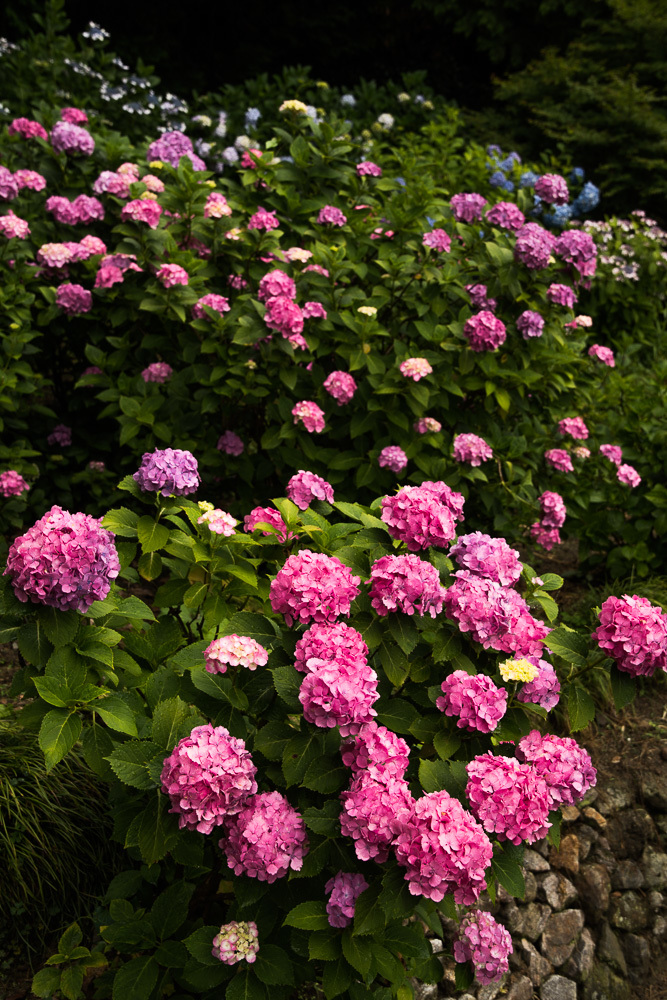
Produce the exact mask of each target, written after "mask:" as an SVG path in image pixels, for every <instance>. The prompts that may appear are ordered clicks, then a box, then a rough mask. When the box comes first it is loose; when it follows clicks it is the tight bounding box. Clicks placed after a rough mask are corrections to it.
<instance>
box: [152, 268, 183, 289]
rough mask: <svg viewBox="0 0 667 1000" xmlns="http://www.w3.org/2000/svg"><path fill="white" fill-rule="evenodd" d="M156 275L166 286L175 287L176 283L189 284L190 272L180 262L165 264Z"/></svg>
mask: <svg viewBox="0 0 667 1000" xmlns="http://www.w3.org/2000/svg"><path fill="white" fill-rule="evenodd" d="M155 277H156V278H157V279H158V281H160V282H162V284H163V285H164V287H165V288H173V287H174V286H175V285H187V283H188V272H187V271H186V270H185V268H184V267H181V266H180V264H163V265H162V267H161V268H160V269H159V270H158V271H157V273H156V275H155Z"/></svg>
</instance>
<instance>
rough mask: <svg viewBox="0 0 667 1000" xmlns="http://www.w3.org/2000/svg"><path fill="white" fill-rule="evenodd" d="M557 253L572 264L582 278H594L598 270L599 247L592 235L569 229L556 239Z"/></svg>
mask: <svg viewBox="0 0 667 1000" xmlns="http://www.w3.org/2000/svg"><path fill="white" fill-rule="evenodd" d="M555 252H556V254H557V255H558V256H559V257H562V258H563V260H565V261H567V262H568V263H569V264H572V266H573V267H574V269H575V270H576V271H577V272H578V274H579V276H580V277H581V278H592V277H593V275H594V274H595V270H596V268H597V247H596V246H595V242H594V240H593V237H592V236H591V235H590V233H584V232H582V230H581V229H567V230H566V231H565V232H563V233H561V234H560V236H558V237H557V238H556V246H555Z"/></svg>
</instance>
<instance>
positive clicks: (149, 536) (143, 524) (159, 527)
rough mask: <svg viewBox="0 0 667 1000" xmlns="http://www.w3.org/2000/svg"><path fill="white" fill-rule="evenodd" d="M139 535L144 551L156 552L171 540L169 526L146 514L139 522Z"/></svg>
mask: <svg viewBox="0 0 667 1000" xmlns="http://www.w3.org/2000/svg"><path fill="white" fill-rule="evenodd" d="M137 535H138V536H139V544H140V545H141V550H142V552H155V551H157V549H163V548H164V547H165V545H166V544H167V542H168V541H169V528H167V527H166V526H165V525H164V524H159V523H158V522H157V521H155V520H153V518H152V517H149V516H148V514H145V515H144V517H142V518H140V520H139V522H138V523H137Z"/></svg>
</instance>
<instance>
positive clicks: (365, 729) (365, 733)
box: [340, 722, 410, 781]
mask: <svg viewBox="0 0 667 1000" xmlns="http://www.w3.org/2000/svg"><path fill="white" fill-rule="evenodd" d="M340 753H341V757H342V759H343V764H345V766H346V767H349V768H350V770H351V771H352V773H353V774H355V775H356V774H368V775H369V776H370V777H372V778H374V779H376V780H377V781H383V780H384V779H385V778H386V777H387V776H389V777H392V778H402V777H403V775H404V774H405V772H406V770H407V767H408V757H409V755H410V747H409V746H408V744H407V743H406V742H405V740H402V739H401V738H400V736H397V735H396V734H395V733H392V732H391V731H390V730H389V729H387V728H386V727H385V726H379V725H378V724H377V722H368V723H366V725H365V726H362V727H361V729H360V730H359V732H358V733H357V735H356V736H353V737H351V738H350V739H348V740H345V742H344V743H341V747H340Z"/></svg>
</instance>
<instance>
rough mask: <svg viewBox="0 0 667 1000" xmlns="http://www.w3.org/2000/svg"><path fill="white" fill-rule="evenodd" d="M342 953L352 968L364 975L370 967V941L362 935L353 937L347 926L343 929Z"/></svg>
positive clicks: (371, 953)
mask: <svg viewBox="0 0 667 1000" xmlns="http://www.w3.org/2000/svg"><path fill="white" fill-rule="evenodd" d="M341 943H342V946H343V955H344V956H345V958H346V959H347V961H348V962H349V963H350V965H351V966H352V968H353V969H356V970H357V972H360V973H361V975H362V976H365V975H366V973H367V972H368V970H369V969H370V967H371V961H372V956H373V952H372V948H371V943H370V941H367V940H366V938H364V937H354V935H353V934H352V931H351V929H350V928H349V927H347V928H346V929H345V930H344V931H343V937H342V942H341Z"/></svg>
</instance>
